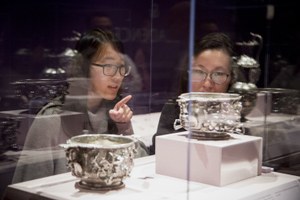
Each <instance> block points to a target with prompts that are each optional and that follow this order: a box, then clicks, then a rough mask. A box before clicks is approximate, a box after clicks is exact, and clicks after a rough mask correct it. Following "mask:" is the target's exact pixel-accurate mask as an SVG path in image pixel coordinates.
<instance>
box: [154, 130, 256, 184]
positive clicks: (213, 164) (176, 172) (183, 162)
mask: <svg viewBox="0 0 300 200" xmlns="http://www.w3.org/2000/svg"><path fill="white" fill-rule="evenodd" d="M230 136H231V138H230V139H228V140H214V141H213V140H196V139H189V138H188V132H181V133H176V134H168V135H163V136H158V137H156V150H155V152H156V154H155V157H156V173H158V174H162V175H167V176H172V177H176V178H180V179H185V180H190V181H195V182H201V183H205V184H210V185H215V186H224V185H227V184H231V183H234V182H238V181H241V180H243V179H247V178H250V177H254V176H257V175H260V174H261V165H262V164H261V163H262V138H261V137H255V136H246V135H238V134H230ZM188 153H189V156H188Z"/></svg>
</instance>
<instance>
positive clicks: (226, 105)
mask: <svg viewBox="0 0 300 200" xmlns="http://www.w3.org/2000/svg"><path fill="white" fill-rule="evenodd" d="M240 99H241V96H240V95H239V94H231V93H230V94H229V93H208V92H205V93H204V92H191V93H184V94H182V95H180V96H179V97H178V99H177V102H178V104H179V106H180V115H179V119H178V120H177V121H179V126H181V127H183V128H184V129H186V130H189V131H191V132H192V136H194V137H195V138H197V139H224V138H226V137H227V136H228V134H227V133H242V128H241V124H240V117H241V109H242V104H241V101H240ZM175 123H176V121H175ZM177 126H178V125H177ZM174 128H175V129H177V128H179V127H176V125H175V124H174Z"/></svg>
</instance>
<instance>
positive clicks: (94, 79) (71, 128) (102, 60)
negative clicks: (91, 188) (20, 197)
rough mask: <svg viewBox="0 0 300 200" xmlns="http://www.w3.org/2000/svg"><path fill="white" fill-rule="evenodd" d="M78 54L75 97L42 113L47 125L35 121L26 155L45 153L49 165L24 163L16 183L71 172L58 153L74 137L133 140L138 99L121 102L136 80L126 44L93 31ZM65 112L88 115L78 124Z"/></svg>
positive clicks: (143, 151) (140, 148)
mask: <svg viewBox="0 0 300 200" xmlns="http://www.w3.org/2000/svg"><path fill="white" fill-rule="evenodd" d="M76 51H77V52H78V54H77V55H76V62H74V66H72V67H73V70H72V71H69V72H70V73H71V72H72V73H71V74H72V75H73V76H77V78H73V79H69V81H70V90H71V91H70V93H71V94H70V96H67V98H66V101H65V103H64V104H62V103H61V102H55V101H53V102H51V103H49V104H47V105H46V106H45V107H44V108H42V109H41V110H40V112H39V113H38V115H37V116H43V118H44V119H43V120H35V121H34V122H33V123H32V125H31V127H30V129H29V131H28V134H27V137H26V141H25V144H24V150H39V151H40V150H45V151H44V154H43V160H44V162H39V161H38V160H34V157H33V158H31V161H30V164H26V165H25V164H24V162H23V161H22V162H21V161H19V163H18V166H17V168H16V172H15V175H14V180H13V181H14V182H20V181H25V180H31V179H35V178H40V177H44V176H49V175H53V174H58V173H62V172H66V170H67V167H66V159H65V155H64V152H63V151H62V152H61V153H62V155H61V156H60V158H61V159H57V155H56V154H57V151H56V150H57V149H59V148H58V147H59V146H58V145H59V144H62V143H65V142H66V140H67V139H69V138H70V137H72V136H75V135H79V134H82V133H91V134H93V133H104V134H118V135H132V134H133V129H132V126H131V118H132V115H133V113H132V111H131V109H130V107H129V106H128V105H127V102H128V101H129V100H130V99H131V98H132V96H131V95H128V96H126V97H124V98H122V96H121V87H122V83H123V80H124V78H126V77H127V76H128V75H129V74H130V66H128V65H126V62H125V60H124V54H123V47H122V44H121V42H120V41H119V40H118V38H117V37H116V36H115V35H114V34H113V33H112V32H109V31H105V30H102V29H93V30H91V31H88V32H86V33H85V34H83V35H82V37H81V38H80V40H79V41H78V43H77V45H76ZM79 77H80V78H79ZM78 90H80V91H78ZM72 94H76V95H72ZM79 94H82V95H81V96H80V95H79ZM72 97H73V98H72ZM74 97H75V98H74ZM63 111H73V112H76V113H82V115H83V117H82V119H80V120H78V121H72V120H70V118H69V119H68V116H63ZM139 144H140V145H138V149H137V150H138V151H137V153H136V157H142V156H146V155H148V153H147V148H146V147H145V146H144V144H143V143H142V142H140V143H139ZM60 150H62V149H60ZM26 154H28V151H24V153H23V155H24V156H25V155H26ZM54 154H55V155H54Z"/></svg>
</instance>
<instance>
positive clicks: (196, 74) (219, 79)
mask: <svg viewBox="0 0 300 200" xmlns="http://www.w3.org/2000/svg"><path fill="white" fill-rule="evenodd" d="M191 76H192V81H199V82H202V81H204V80H205V79H206V78H207V76H209V78H210V79H211V80H212V81H213V82H214V83H216V84H223V83H225V82H226V81H227V79H228V77H229V74H227V73H224V72H212V73H207V72H205V71H202V70H200V69H192V75H191Z"/></svg>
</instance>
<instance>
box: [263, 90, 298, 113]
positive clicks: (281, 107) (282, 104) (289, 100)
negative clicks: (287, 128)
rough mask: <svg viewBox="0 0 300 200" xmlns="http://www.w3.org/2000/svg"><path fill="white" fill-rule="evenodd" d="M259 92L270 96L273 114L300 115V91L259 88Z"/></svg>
mask: <svg viewBox="0 0 300 200" xmlns="http://www.w3.org/2000/svg"><path fill="white" fill-rule="evenodd" d="M258 92H262V93H267V94H270V95H271V97H272V103H271V110H272V112H273V113H285V114H298V105H299V104H300V91H299V90H295V89H285V88H259V89H258Z"/></svg>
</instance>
